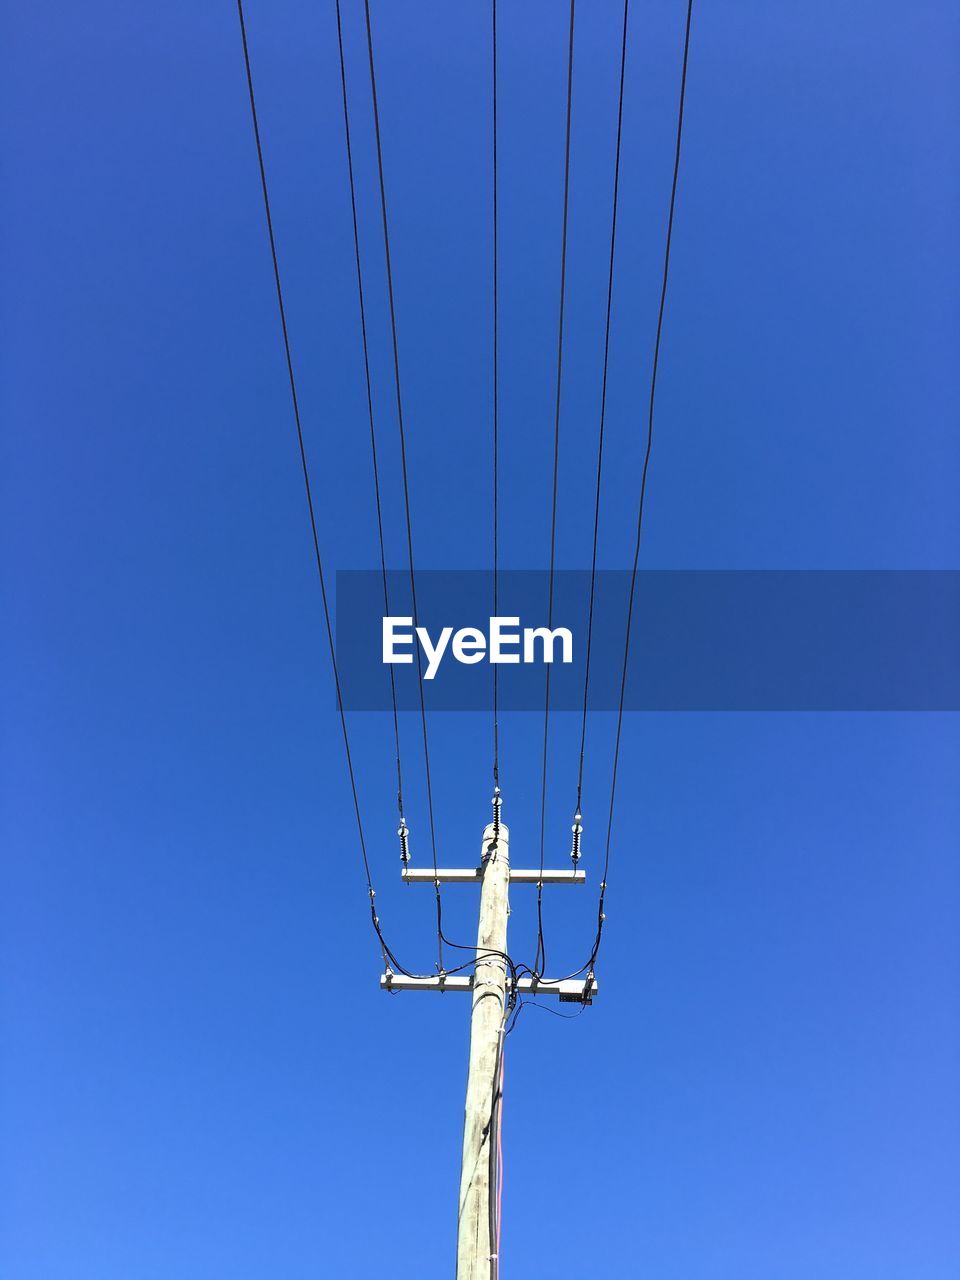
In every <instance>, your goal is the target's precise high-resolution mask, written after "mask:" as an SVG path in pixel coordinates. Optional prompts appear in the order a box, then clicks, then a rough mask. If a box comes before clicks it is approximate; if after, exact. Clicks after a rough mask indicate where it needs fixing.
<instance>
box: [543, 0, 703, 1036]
mask: <svg viewBox="0 0 960 1280" xmlns="http://www.w3.org/2000/svg"><path fill="white" fill-rule="evenodd" d="M692 17H693V0H687V17H686V25H685V28H684V36H683V63H682V67H681V72H680V96H679V103H678V107H677V129H676V145H675V149H674V157H673V177H672V179H671V183H670V205H669V210H668V213H667V231H666V238H665V242H664V250H663V274H662V277H661V283H660V304H659V307H658V309H657V333H656V340H655V342H654V347H653V361H652V365H651V372H650V396H649V401H648V408H647V442H646V449H645V451H644V456H643V467H642V470H641V473H640V497H639V501H638V504H637V536H636V543H635V545H634V552H633V567H632V569H631V572H630V593H629V597H628V603H627V621H626V627H625V632H624V647H623V669H622V672H621V676H620V699H619V705H618V708H617V730H616V740H615V745H614V753H613V771H612V777H611V782H610V811H609V814H608V817H607V837H606V846H605V850H604V859H603V878H602V880H601V881H600V895H599V901H598V903H597V932H596V936H595V938H594V943H593V948H592V950H591V952H590V956H589V959H588V960H587V961H586V963H585V964H583V965H581V966H580V968H579V969H576V970H574V972H573V973H571V974H567V975H566V976H567V978H574V977H577V976H578V975H579V974H581V973H583V972H584V971H585V970H586V971H589V972H590V973H592V972H593V968H594V965H595V964H596V960H597V956H598V955H599V953H600V944H601V941H602V938H603V926H604V922H605V920H606V915H605V914H604V904H605V901H606V893H607V875H608V873H609V869H610V846H611V839H612V833H613V814H614V807H615V802H616V793H617V767H618V764H619V761H620V739H621V731H622V728H623V708H624V700H625V696H626V687H627V670H628V667H629V661H630V634H631V627H632V622H633V605H634V597H635V593H636V585H637V566H638V564H639V560H640V539H641V536H642V533H643V508H644V500H645V497H646V492H647V474H648V472H649V469H650V456H651V452H652V449H653V424H654V407H655V402H656V394H657V370H658V368H659V364H660V344H661V339H662V336H663V316H664V310H665V307H666V301H667V282H668V280H669V276H670V246H671V244H672V241H673V219H674V213H675V212H676V204H677V183H678V180H679V176H680V149H681V143H682V141H683V108H684V103H685V100H686V91H687V66H688V62H689V57H690V26H691V20H692ZM562 981H564V979H562V978H554V979H550V980H549V982H547V983H545V985H550V984H551V983H555V982H562ZM551 1012H552V1011H551Z"/></svg>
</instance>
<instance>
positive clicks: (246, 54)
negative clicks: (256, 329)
mask: <svg viewBox="0 0 960 1280" xmlns="http://www.w3.org/2000/svg"><path fill="white" fill-rule="evenodd" d="M237 16H238V18H239V22H240V38H241V42H242V45H243V62H244V70H245V73H246V80H247V91H248V94H249V99H250V117H251V123H252V125H253V136H254V142H255V144H256V151H257V164H258V167H259V173H260V187H261V192H262V195H263V209H264V215H265V219H266V225H267V236H268V240H269V245H270V258H271V262H272V266H273V278H274V285H275V288H276V296H277V309H278V312H279V316H280V328H281V332H282V336H283V349H284V356H285V358H286V365H287V376H288V379H289V384H290V399H291V404H292V408H293V417H294V424H295V426H296V433H297V444H298V447H299V455H300V466H301V471H302V475H303V484H304V492H305V495H306V499H307V512H308V516H309V520H310V533H311V538H312V543H313V554H314V561H315V563H316V566H317V578H318V581H319V583H320V596H321V600H322V603H323V617H324V626H325V630H326V636H327V645H328V648H329V653H330V666H331V669H332V671H333V681H334V687H335V690H336V695H337V711H338V714H339V718H340V729H341V734H342V739H343V748H344V756H345V758H346V764H347V773H348V776H349V780H350V791H351V795H352V798H353V809H354V815H355V818H356V823H357V835H358V838H359V843H360V856H361V861H362V865H363V872H364V877H365V879H366V885H367V895H368V898H369V901H370V920H371V924H372V926H373V930H374V932H375V934H376V936H377V939H378V942H379V944H380V951H381V955H382V957H383V962H384V966H385V968H386V969H387V972H388V973H389V972H392V971H394V972H397V973H401V974H403V975H405V976H406V977H409V978H427V977H430V976H432V975H429V974H420V973H415V972H413V971H412V970H410V969H407V968H405V967H404V966H403V965H402V964H401V963H400V961H399V960H398V959H397V956H396V954H395V953H394V952H393V950H392V949H391V948H390V946H389V945H388V943H387V940H386V937H385V935H384V932H383V928H382V926H381V922H380V917H379V916H378V914H377V909H376V902H375V899H376V890H375V889H374V887H373V877H372V873H371V869H370V860H369V857H368V854H367V846H366V838H365V835H364V829H363V819H362V816H361V813H360V797H359V793H358V789H357V780H356V774H355V771H354V767H353V756H352V753H351V750H350V737H349V733H348V730H347V719H346V712H345V709H344V704H343V692H342V689H341V685H340V672H339V668H338V666H337V657H336V649H335V646H334V641H333V626H332V622H331V617H330V606H329V601H328V599H327V590H326V580H325V578H324V573H323V559H322V557H321V554H320V539H319V535H318V532H317V520H316V512H315V509H314V503H313V490H312V486H311V483H310V469H309V465H308V462H307V451H306V444H305V442H304V436H303V426H302V422H301V417H300V401H299V397H298V394H297V383H296V377H295V374H294V366H293V355H292V351H291V346H290V334H289V330H288V328H287V315H286V307H285V305H284V301H283V287H282V284H281V280H280V263H279V258H278V254H277V245H276V237H275V235H274V229H273V216H272V213H271V209H270V194H269V189H268V186H267V171H266V164H265V162H264V156H263V144H262V141H261V137H260V121H259V117H258V114H257V103H256V96H255V94H254V87H253V71H252V67H251V63H250V49H249V45H248V42H247V28H246V21H245V19H244V13H243V0H237ZM444 941H446V942H447V944H448V945H449V946H455V947H458V949H460V950H469V951H476V948H475V947H466V946H462V945H461V944H458V943H451V942H450V941H449V939H444ZM492 958H497V959H500V960H502V961H503V962H504V964H505V966H506V968H507V969H508V970H509V973H510V984H509V988H508V996H507V1010H506V1011H507V1014H508V1015H509V1014H512V1012H513V1010H514V1009H515V1007H516V1000H517V983H518V980H519V977H520V973H521V967H520V966H517V965H516V964H515V963H514V961H513V960H512V959H511V957H510V956H509V955H508V954H507V953H506V952H503V951H497V950H495V949H490V948H487V949H484V950H482V951H478V952H476V954H475V955H474V956H473V957H472V958H471V959H470V960H466V961H464V963H463V964H460V965H457V966H455V967H454V968H452V969H450V970H449V971H448V972H449V973H450V974H451V975H452V974H456V973H460V972H462V970H464V969H468V968H470V967H471V966H472V965H474V964H475V963H476V962H477V961H478V960H487V959H492Z"/></svg>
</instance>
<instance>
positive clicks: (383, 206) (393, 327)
mask: <svg viewBox="0 0 960 1280" xmlns="http://www.w3.org/2000/svg"><path fill="white" fill-rule="evenodd" d="M363 8H364V14H365V18H366V27H367V54H368V57H369V61H370V93H371V97H372V99H373V125H374V133H375V135H376V141H377V173H378V176H379V179H380V211H381V215H382V219H383V248H384V256H385V258H386V266H387V295H388V298H389V302H390V334H391V338H392V344H393V372H394V384H395V389H396V399H397V425H398V427H399V430H400V466H401V471H402V474H403V506H404V512H405V515H406V524H407V556H408V560H409V564H410V597H411V611H412V613H413V625H414V629H416V627H417V626H418V625H419V618H418V613H417V582H416V572H415V569H414V562H413V526H412V522H411V516H410V487H409V483H408V479H407V446H406V436H405V434H404V427H403V396H402V394H401V390H400V350H399V345H398V342H397V311H396V305H395V302H394V294H393V266H392V263H391V259H390V230H389V224H388V219H387V189H386V183H385V182H384V177H383V148H382V146H381V141H380V108H379V104H378V101H377V73H376V68H375V66H374V57H373V27H372V24H371V21H370V0H364V5H363ZM414 648H415V649H416V652H417V687H418V690H419V693H420V725H421V730H422V737H423V765H424V773H425V775H426V784H427V814H428V817H429V821H430V845H431V849H432V853H433V872H434V889H435V891H436V904H437V952H438V966H437V967H438V969H439V970H440V972H441V973H442V972H443V943H444V937H443V907H442V904H441V901H440V881H439V880H438V879H437V875H436V873H437V834H436V826H435V823H434V817H433V784H432V781H431V777H430V747H429V743H428V739H427V709H426V703H425V701H424V693H423V661H422V659H421V656H420V647H419V645H415V646H414Z"/></svg>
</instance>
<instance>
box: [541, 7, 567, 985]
mask: <svg viewBox="0 0 960 1280" xmlns="http://www.w3.org/2000/svg"><path fill="white" fill-rule="evenodd" d="M575 9H576V0H570V36H569V43H568V49H567V125H566V141H565V144H564V162H563V231H562V235H561V246H560V307H559V318H558V323H557V394H556V412H555V415H554V429H553V498H552V502H551V513H550V580H549V588H548V602H547V628H548V630H549V629H551V628H552V627H553V587H554V568H555V563H556V545H557V477H558V472H559V465H560V391H561V386H562V383H563V315H564V302H565V298H566V283H567V215H568V209H569V196H570V119H571V115H572V110H573V27H574V14H575ZM544 665H545V666H546V678H545V693H544V710H543V765H542V771H541V786H540V878H539V879H538V881H537V949H536V952H535V955H534V961H533V969H534V972H535V973H536V974H537V975H538V976H539V974H541V973H543V970H544V969H545V968H546V964H547V953H546V946H545V944H544V940H543V860H544V851H545V839H546V817H547V744H548V740H549V732H550V671H551V664H550V663H549V662H547V663H545V664H544Z"/></svg>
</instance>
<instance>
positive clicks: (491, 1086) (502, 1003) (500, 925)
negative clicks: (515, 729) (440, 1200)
mask: <svg viewBox="0 0 960 1280" xmlns="http://www.w3.org/2000/svg"><path fill="white" fill-rule="evenodd" d="M498 825H499V830H495V829H494V825H493V823H492V822H491V823H490V825H489V826H488V827H486V828H485V829H484V832H483V846H482V851H481V857H482V861H481V866H482V868H483V879H482V880H481V884H480V924H479V927H478V929H477V963H476V966H475V970H474V979H473V1007H472V1010H471V1014H470V1067H469V1069H468V1071H467V1102H466V1107H465V1110H464V1117H463V1160H462V1163H461V1165H460V1210H459V1215H458V1218H457V1222H458V1227H457V1280H490V1275H491V1273H493V1274H496V1272H495V1270H494V1269H493V1268H491V1265H490V1263H491V1260H494V1261H495V1255H496V1252H497V1240H496V1234H495V1233H496V1208H495V1206H494V1205H493V1198H494V1197H495V1196H496V1194H497V1188H496V1187H495V1186H494V1185H492V1183H493V1181H494V1179H493V1178H492V1176H491V1172H492V1170H493V1168H494V1161H493V1160H492V1159H491V1151H492V1150H493V1148H494V1147H495V1145H496V1141H497V1135H496V1133H495V1132H494V1115H495V1112H496V1109H497V1103H498V1101H499V1099H498V1096H497V1095H498V1092H499V1088H500V1053H501V1049H502V1044H503V1033H504V1030H505V1018H506V1012H507V965H506V960H505V958H504V956H505V953H506V950H507V914H508V912H509V910H510V901H509V899H510V832H509V830H508V829H507V827H506V826H504V824H503V823H502V822H501V823H499V824H498ZM494 952H499V953H501V954H498V955H495V954H493V953H494Z"/></svg>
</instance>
